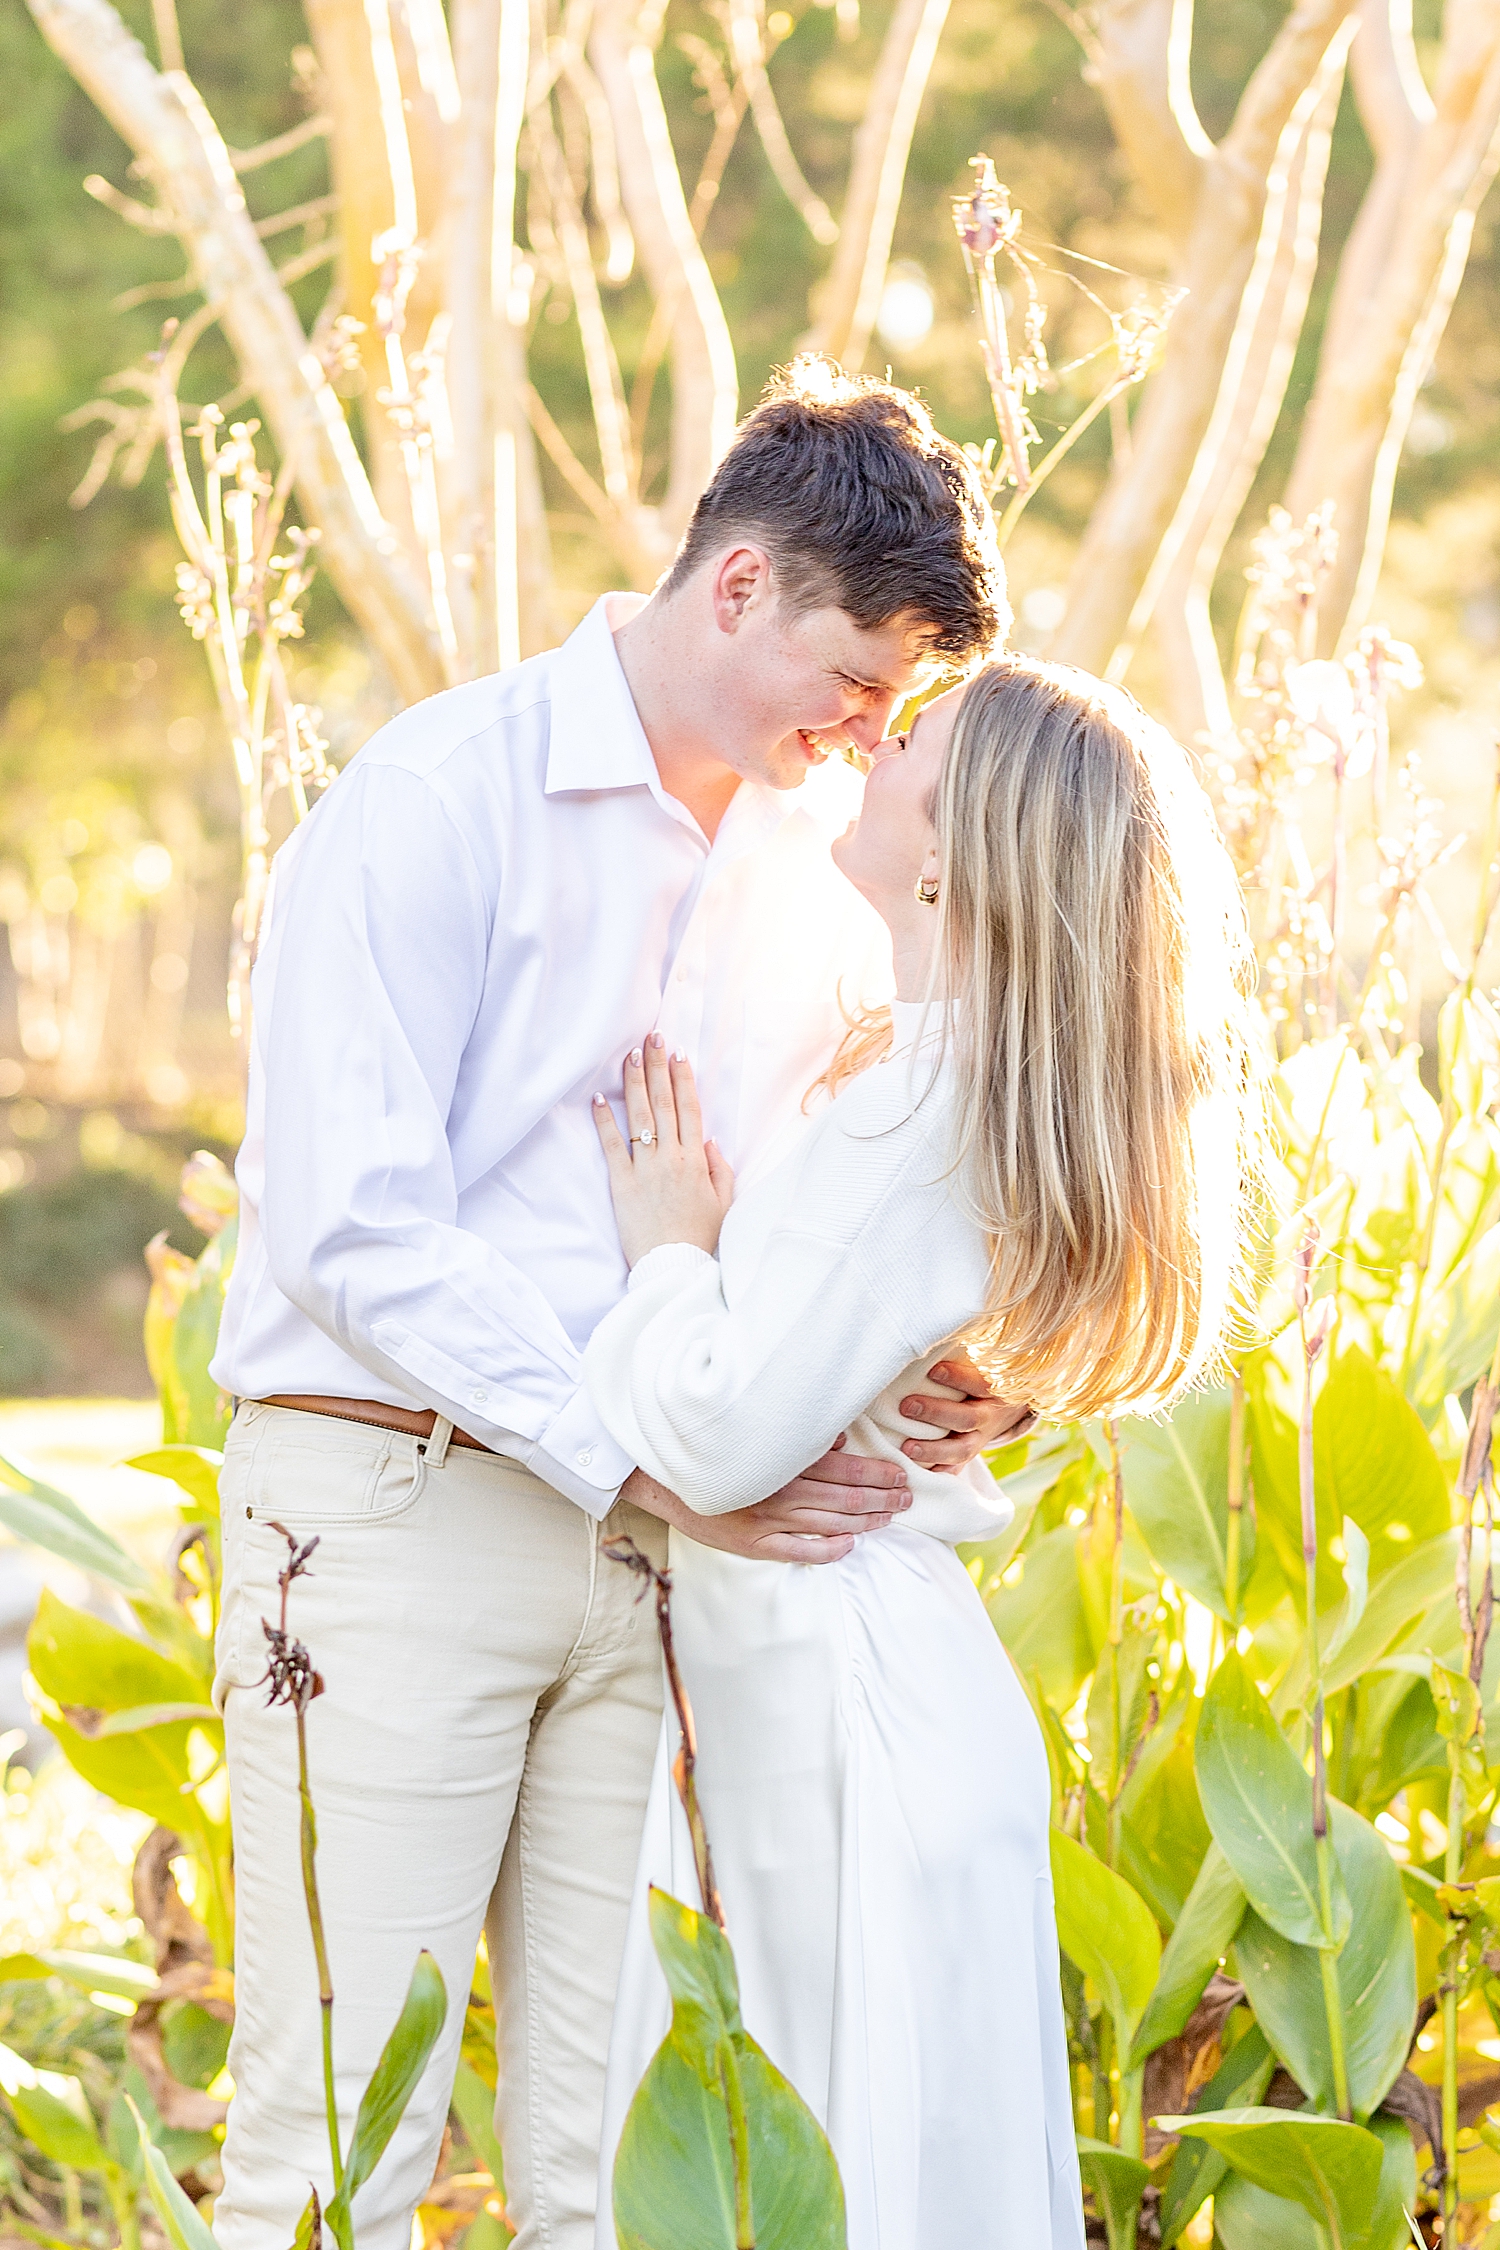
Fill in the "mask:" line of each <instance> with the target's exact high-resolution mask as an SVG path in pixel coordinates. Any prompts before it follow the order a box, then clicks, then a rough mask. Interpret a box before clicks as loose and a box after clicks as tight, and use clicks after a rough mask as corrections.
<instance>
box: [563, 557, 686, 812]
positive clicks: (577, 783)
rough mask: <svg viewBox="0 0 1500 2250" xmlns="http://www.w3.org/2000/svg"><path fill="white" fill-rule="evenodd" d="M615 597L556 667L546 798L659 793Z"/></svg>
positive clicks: (603, 603)
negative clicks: (628, 680)
mask: <svg viewBox="0 0 1500 2250" xmlns="http://www.w3.org/2000/svg"><path fill="white" fill-rule="evenodd" d="M609 601H610V597H609V595H608V594H602V595H601V596H600V598H599V599H598V601H596V602H595V604H594V606H593V608H592V609H591V610H590V611H589V613H588V615H587V617H585V618H584V620H583V622H582V624H580V625H578V626H576V627H575V628H574V630H573V631H572V632H571V633H570V634H569V635H568V638H567V639H566V640H565V641H564V643H563V645H562V647H561V648H560V649H558V650H557V651H556V652H555V654H554V656H553V659H552V663H551V666H550V673H551V679H550V683H549V684H550V701H551V705H552V723H551V731H550V736H549V740H548V744H547V780H546V785H545V786H546V792H547V795H548V796H549V797H555V796H557V795H559V794H560V793H561V792H563V791H566V790H570V789H655V788H656V787H658V786H659V784H658V780H657V772H656V760H655V759H654V758H653V757H652V755H651V745H650V743H649V742H648V741H647V740H646V731H645V729H644V727H643V726H642V725H641V722H640V716H639V714H638V712H637V711H636V707H635V704H634V701H633V700H632V698H631V693H630V689H629V688H628V687H627V686H626V684H625V674H624V672H623V671H622V670H621V667H620V659H619V655H618V653H617V651H616V648H615V636H614V634H613V633H612V632H611V631H610V629H609Z"/></svg>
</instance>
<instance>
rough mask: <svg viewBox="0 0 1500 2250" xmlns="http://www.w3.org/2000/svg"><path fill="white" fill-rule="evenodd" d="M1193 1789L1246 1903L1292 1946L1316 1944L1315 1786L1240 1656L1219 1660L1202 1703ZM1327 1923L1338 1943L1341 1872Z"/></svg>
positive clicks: (1343, 1900)
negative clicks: (1313, 1822)
mask: <svg viewBox="0 0 1500 2250" xmlns="http://www.w3.org/2000/svg"><path fill="white" fill-rule="evenodd" d="M1198 1787H1199V1790H1200V1792H1201V1793H1202V1797H1203V1809H1204V1811H1205V1812H1206V1813H1207V1815H1208V1824H1209V1827H1210V1828H1211V1829H1212V1830H1213V1832H1214V1842H1215V1843H1216V1844H1217V1845H1218V1847H1219V1849H1220V1851H1221V1852H1222V1853H1223V1854H1224V1857H1225V1858H1226V1859H1227V1860H1228V1862H1229V1864H1230V1866H1231V1867H1232V1868H1233V1870H1234V1873H1235V1875H1236V1876H1237V1878H1238V1880H1239V1883H1240V1885H1241V1888H1242V1889H1243V1890H1244V1892H1245V1895H1246V1897H1247V1898H1248V1899H1249V1901H1250V1904H1251V1906H1252V1907H1253V1908H1254V1909H1255V1911H1256V1912H1257V1913H1258V1914H1260V1915H1261V1916H1262V1917H1263V1918H1264V1919H1265V1920H1266V1921H1267V1922H1269V1923H1270V1924H1271V1926H1272V1928H1273V1929H1276V1930H1279V1931H1280V1933H1281V1935H1282V1936H1283V1937H1284V1938H1287V1939H1289V1940H1290V1941H1291V1942H1292V1943H1293V1944H1294V1945H1311V1946H1316V1945H1318V1944H1319V1942H1320V1940H1321V1938H1322V1935H1323V1925H1322V1917H1321V1910H1320V1906H1319V1897H1318V1870H1317V1866H1316V1864H1315V1861H1314V1856H1313V1832H1312V1806H1313V1792H1312V1783H1311V1781H1310V1780H1309V1779H1308V1777H1307V1774H1306V1773H1305V1772H1304V1770H1303V1768H1302V1766H1301V1764H1300V1763H1299V1761H1298V1759H1297V1758H1296V1757H1295V1756H1294V1755H1293V1753H1292V1751H1291V1749H1290V1748H1289V1746H1288V1744H1287V1742H1286V1739H1285V1737H1284V1736H1283V1735H1282V1733H1281V1730H1280V1728H1279V1727H1278V1726H1277V1725H1276V1722H1275V1720H1274V1719H1273V1718H1272V1717H1271V1714H1270V1711H1269V1710H1268V1709H1267V1707H1266V1703H1265V1700H1264V1698H1263V1697H1262V1696H1261V1694H1260V1692H1259V1690H1258V1689H1257V1688H1256V1685H1255V1682H1254V1679H1253V1678H1252V1677H1251V1674H1250V1672H1249V1671H1248V1670H1247V1668H1246V1666H1245V1664H1244V1663H1243V1661H1242V1660H1241V1658H1239V1657H1238V1656H1234V1655H1230V1656H1226V1657H1225V1659H1224V1661H1223V1663H1222V1664H1221V1665H1220V1666H1219V1669H1218V1671H1217V1673H1216V1674H1215V1675H1214V1679H1213V1682H1212V1684H1211V1685H1210V1687H1209V1691H1208V1694H1207V1696H1206V1698H1205V1699H1204V1704H1203V1715H1202V1717H1201V1718H1200V1719H1199V1721H1198ZM1332 1921H1333V1935H1334V1937H1335V1939H1336V1940H1338V1941H1339V1942H1342V1941H1343V1939H1344V1938H1345V1937H1346V1936H1347V1934H1348V1930H1349V1897H1348V1893H1347V1891H1346V1890H1345V1889H1344V1885H1343V1881H1342V1876H1340V1879H1339V1880H1338V1882H1337V1884H1336V1886H1335V1889H1334V1896H1333V1917H1332Z"/></svg>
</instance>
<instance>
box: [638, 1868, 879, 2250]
mask: <svg viewBox="0 0 1500 2250" xmlns="http://www.w3.org/2000/svg"><path fill="white" fill-rule="evenodd" d="M651 1935H652V1939H653V1941H654V1943H655V1946H656V1951H657V1957H658V1959H659V1960H660V1962H661V1965H662V1969H663V1972H664V1973H665V1976H666V1979H667V1983H668V1986H669V1987H670V1989H671V1994H672V2028H671V2030H670V2031H669V2032H668V2034H667V2037H666V2038H665V2039H664V2040H663V2042H662V2044H661V2046H660V2047H659V2048H658V2049H657V2052H656V2055H655V2057H654V2059H653V2061H652V2063H651V2065H650V2067H649V2069H648V2070H647V2072H646V2075H645V2077H644V2078H643V2079H642V2081H641V2084H640V2086H639V2088H638V2089H637V2092H636V2096H635V2099H634V2101H633V2102H632V2103H631V2105H630V2110H629V2113H628V2114H627V2116H626V2119H625V2127H624V2131H623V2133H622V2135H621V2138H620V2150H619V2155H618V2157H617V2158H616V2161H615V2178H614V2207H615V2226H616V2229H617V2231H618V2234H619V2240H620V2246H621V2250H735V2244H736V2240H737V2235H736V2227H735V2178H736V2173H735V2160H734V2156H733V2152H732V2144H731V2130H730V2119H731V2105H732V2104H734V2105H735V2106H738V2105H737V2102H736V2089H737V2091H738V2098H739V2100H742V2102H743V2110H744V2116H745V2123H746V2139H745V2143H744V2146H745V2148H746V2151H747V2153H748V2167H749V2192H750V2206H751V2213H752V2217H753V2234H752V2236H751V2237H750V2239H752V2240H753V2241H754V2243H755V2244H756V2250H843V2244H844V2239H845V2238H844V2193H843V2188H842V2186H841V2185H840V2182H839V2175H838V2167H837V2165H836V2164H835V2162H834V2159H833V2151H832V2149H831V2148H830V2147H829V2145H828V2142H827V2140H826V2139H825V2137H824V2135H823V2133H822V2131H821V2129H820V2127H819V2125H818V2122H817V2120H816V2118H815V2117H814V2116H813V2115H812V2112H811V2111H810V2110H809V2109H808V2108H807V2105H806V2104H805V2103H804V2102H803V2100H802V2098H801V2096H800V2095H799V2094H798V2093H797V2092H796V2091H795V2089H794V2088H793V2087H792V2086H790V2085H789V2084H788V2083H787V2081H786V2079H785V2078H783V2077H782V2075H781V2073H780V2072H779V2071H778V2070H776V2069H775V2068H774V2066H773V2065H772V2064H771V2063H770V2062H769V2061H768V2060H767V2059H766V2057H765V2055H764V2054H762V2052H761V2050H760V2048H759V2047H757V2045H756V2044H755V2041H754V2040H753V2039H752V2038H750V2036H749V2035H748V2033H747V2032H746V2030H745V2027H744V2024H743V2023H742V2022H741V2020H740V2002H739V1982H738V1979H737V1977H736V1975H735V1967H734V1956H733V1954H732V1953H731V1952H730V1950H729V1945H728V1941H727V1940H726V1939H725V1937H724V1935H723V1933H722V1932H721V1931H720V1930H719V1929H718V1928H716V1926H715V1925H714V1923H712V1922H711V1921H710V1920H709V1919H708V1917H707V1916H706V1915H703V1914H695V1913H694V1912H693V1910H692V1909H691V1908H690V1907H687V1906H683V1905H681V1904H679V1902H678V1901H677V1900H676V1899H674V1898H668V1897H667V1896H666V1894H665V1893H664V1892H662V1891H658V1890H653V1891H652V1893H651Z"/></svg>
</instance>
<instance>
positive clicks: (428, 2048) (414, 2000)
mask: <svg viewBox="0 0 1500 2250" xmlns="http://www.w3.org/2000/svg"><path fill="white" fill-rule="evenodd" d="M447 2013H448V1995H447V1992H446V1990H445V1989H444V1986H443V1974H442V1971H441V1969H439V1967H438V1965H437V1963H436V1961H435V1960H434V1959H433V1957H432V1955H431V1954H430V1953H429V1952H428V1951H427V1950H426V1948H425V1947H424V1948H423V1950H422V1951H421V1952H420V1953H419V1954H418V1955H417V1965H416V1967H415V1968H414V1969H413V1970H412V1973H411V1983H410V1984H409V1985H408V1986H407V1988H406V1998H405V2000H404V2001H403V2002H402V2004H401V2013H400V2015H399V2016H398V2017H397V2018H396V2024H395V2029H394V2030H393V2031H392V2033H391V2035H390V2037H389V2039H387V2041H386V2043H385V2046H384V2047H383V2048H382V2050H381V2054H380V2060H379V2062H377V2063H376V2065H375V2068H374V2070H373V2071H372V2072H371V2074H370V2083H369V2084H368V2086H366V2088H365V2090H364V2094H363V2096H362V2098H361V2100H360V2105H359V2113H358V2115H357V2116H356V2118H355V2120H354V2134H353V2138H352V2139H351V2141H350V2143H349V2153H348V2156H347V2157H346V2159H345V2162H344V2178H343V2183H342V2185H341V2186H340V2188H339V2191H338V2194H337V2195H336V2196H335V2197H334V2199H333V2201H332V2202H331V2203H330V2204H329V2206H328V2210H327V2212H326V2214H325V2216H326V2218H327V2222H328V2229H329V2232H330V2233H331V2234H333V2235H334V2236H335V2237H336V2238H337V2239H339V2240H342V2239H343V2236H342V2234H341V2232H340V2229H341V2227H345V2226H347V2225H348V2220H349V2206H350V2204H351V2203H352V2202H353V2200H354V2197H355V2195H356V2193H357V2192H358V2190H359V2189H360V2188H362V2187H363V2186H364V2184H365V2181H366V2180H367V2179H368V2178H369V2177H370V2174H371V2173H372V2172H373V2171H374V2169H375V2167H376V2165H377V2164H378V2163H379V2162H380V2159H381V2157H382V2156H383V2155H384V2154H385V2151H386V2147H387V2145H388V2143H389V2141H390V2137H391V2135H392V2133H394V2132H395V2130H396V2127H397V2126H398V2125H399V2124H400V2122H401V2120H402V2118H403V2117H404V2116H405V2114H406V2105H407V2103H408V2102H409V2101H410V2100H411V2098H412V2095H413V2094H414V2093H415V2092H416V2090H417V2081H418V2080H419V2079H420V2078H421V2075H422V2073H423V2071H424V2070H425V2069H426V2068H427V2059H428V2057H429V2056H430V2054H431V2053H432V2050H433V2048H434V2047H435V2046H436V2044H437V2039H438V2034H439V2032H440V2031H441V2030H442V2028H443V2021H444V2018H445V2017H446V2015H447Z"/></svg>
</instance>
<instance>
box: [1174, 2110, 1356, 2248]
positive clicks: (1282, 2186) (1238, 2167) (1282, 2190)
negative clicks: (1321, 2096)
mask: <svg viewBox="0 0 1500 2250" xmlns="http://www.w3.org/2000/svg"><path fill="white" fill-rule="evenodd" d="M1172 2122H1174V2123H1175V2124H1176V2125H1177V2126H1178V2127H1179V2128H1180V2129H1181V2131H1182V2132H1183V2133H1184V2134H1185V2135H1187V2136H1188V2137H1189V2138H1191V2139H1194V2140H1204V2141H1207V2142H1208V2144H1209V2146H1210V2148H1213V2149H1216V2150H1217V2151H1218V2153H1219V2154H1220V2155H1221V2156H1222V2157H1224V2158H1225V2159H1226V2160H1227V2162H1228V2163H1229V2164H1230V2165H1231V2166H1232V2167H1233V2169H1234V2170H1235V2171H1236V2172H1237V2173H1239V2174H1240V2176H1241V2178H1243V2179H1246V2180H1248V2181H1249V2182H1250V2183H1251V2185H1252V2186H1254V2187H1258V2188H1264V2189H1267V2190H1268V2191H1269V2192H1270V2193H1271V2194H1272V2195H1273V2196H1274V2197H1276V2198H1277V2199H1278V2201H1279V2200H1281V2199H1283V2198H1289V2199H1291V2200H1293V2201H1295V2202H1297V2203H1299V2204H1300V2205H1301V2206H1302V2208H1303V2210H1304V2211H1306V2212H1307V2213H1308V2214H1309V2215H1310V2216H1311V2217H1312V2218H1313V2219H1314V2220H1316V2221H1317V2223H1318V2224H1319V2225H1320V2226H1322V2227H1324V2228H1326V2230H1327V2233H1328V2236H1329V2239H1330V2240H1331V2242H1332V2243H1333V2246H1334V2250H1353V2245H1354V2244H1356V2243H1358V2242H1359V2241H1361V2240H1362V2239H1363V2238H1365V2237H1366V2236H1367V2234H1368V2231H1369V2224H1370V2219H1371V2217H1372V2215H1373V2213H1374V2208H1375V2198H1376V2195H1377V2193H1378V2192H1379V2187H1380V2175H1381V2166H1382V2162H1383V2158H1384V2149H1383V2147H1382V2144H1381V2142H1380V2140H1379V2139H1378V2138H1377V2136H1376V2135H1375V2134H1374V2133H1369V2132H1366V2131H1365V2129H1364V2127H1363V2126H1361V2125H1348V2124H1345V2123H1344V2122H1343V2121H1342V2119H1340V2118H1337V2117H1320V2116H1316V2115H1314V2114H1312V2113H1311V2112H1309V2111H1306V2110H1284V2109H1221V2110H1212V2111H1209V2112H1207V2113H1200V2114H1195V2115H1193V2116H1191V2117H1183V2118H1177V2119H1175V2120H1173V2121H1172ZM1276 2223H1277V2224H1279V2223H1280V2222H1279V2219H1278V2221H1277V2222H1276Z"/></svg>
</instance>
